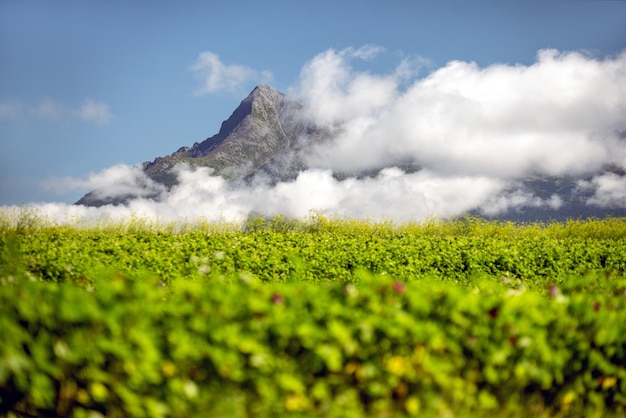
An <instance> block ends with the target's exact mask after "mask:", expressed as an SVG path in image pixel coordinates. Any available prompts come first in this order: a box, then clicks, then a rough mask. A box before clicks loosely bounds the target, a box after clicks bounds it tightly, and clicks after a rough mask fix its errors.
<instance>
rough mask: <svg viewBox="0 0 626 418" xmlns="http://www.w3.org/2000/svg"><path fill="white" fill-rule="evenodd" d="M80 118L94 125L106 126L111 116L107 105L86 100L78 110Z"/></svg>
mask: <svg viewBox="0 0 626 418" xmlns="http://www.w3.org/2000/svg"><path fill="white" fill-rule="evenodd" d="M78 113H79V115H80V118H81V119H82V120H84V121H87V122H92V123H95V124H96V125H106V124H108V123H109V122H110V121H111V118H112V114H111V110H110V109H109V105H108V104H106V103H103V102H96V101H95V100H91V99H87V100H86V101H85V102H84V103H83V105H82V106H81V107H80V109H79V110H78Z"/></svg>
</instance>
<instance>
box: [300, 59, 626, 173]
mask: <svg viewBox="0 0 626 418" xmlns="http://www.w3.org/2000/svg"><path fill="white" fill-rule="evenodd" d="M355 59H358V54H355V53H354V52H353V51H351V50H346V51H340V52H337V51H334V50H329V51H327V52H325V53H323V54H321V55H319V56H317V57H315V58H314V59H313V60H312V61H311V62H310V63H308V64H307V66H306V67H305V68H304V70H303V72H302V79H301V83H300V87H299V92H300V94H301V95H302V96H303V97H305V98H306V99H307V101H308V102H309V103H310V105H311V114H312V115H313V117H315V118H316V120H317V121H318V123H321V124H327V125H333V126H334V127H335V129H337V130H338V132H339V134H338V136H337V140H336V142H335V143H334V144H332V145H330V146H323V147H319V148H318V149H317V153H316V154H315V155H314V156H313V157H312V158H311V164H312V165H314V166H321V167H327V166H330V167H333V168H334V169H337V170H344V171H359V170H364V169H371V168H378V167H380V166H385V165H388V164H393V163H394V161H411V162H415V163H417V164H419V165H420V166H422V167H426V168H429V169H432V170H434V171H435V172H437V173H442V174H444V173H445V174H454V175H485V176H491V177H496V178H515V177H520V176H524V175H528V174H547V175H567V174H574V175H576V174H585V173H590V172H595V171H596V170H598V169H600V168H602V167H603V166H605V165H607V164H614V165H617V166H620V167H626V144H625V142H624V141H623V140H620V139H619V136H618V132H620V131H622V130H626V53H624V54H622V55H620V56H618V57H616V58H612V59H605V60H596V59H592V58H588V57H585V56H584V55H582V54H580V53H575V52H571V53H559V52H557V51H554V50H544V51H540V52H539V53H538V56H537V61H536V62H535V63H534V64H533V65H530V66H523V65H503V64H502V65H492V66H489V67H487V68H480V67H478V66H477V65H476V64H474V63H470V62H460V61H454V62H450V63H448V64H447V65H446V66H445V67H443V68H440V69H438V70H436V71H434V72H432V73H431V74H429V75H428V76H427V77H425V78H423V79H419V80H417V81H415V82H414V83H412V84H411V85H410V86H409V87H408V88H407V89H406V90H400V88H399V86H400V85H402V84H403V82H404V81H405V80H404V75H405V74H406V71H396V72H394V73H392V74H389V75H382V76H381V75H372V74H368V73H362V72H361V73H359V72H355V71H353V70H352V68H351V67H350V63H351V61H353V60H355Z"/></svg>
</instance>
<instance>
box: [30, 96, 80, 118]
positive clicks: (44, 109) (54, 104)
mask: <svg viewBox="0 0 626 418" xmlns="http://www.w3.org/2000/svg"><path fill="white" fill-rule="evenodd" d="M34 111H35V114H36V115H37V116H38V117H39V118H41V119H48V120H51V121H54V122H59V121H60V120H61V119H63V118H64V117H66V116H67V115H68V114H69V113H71V111H70V110H69V108H68V107H67V106H65V105H64V104H63V103H61V102H58V101H55V100H53V99H51V98H50V97H44V98H43V99H41V100H40V101H39V103H37V105H36V106H35V108H34Z"/></svg>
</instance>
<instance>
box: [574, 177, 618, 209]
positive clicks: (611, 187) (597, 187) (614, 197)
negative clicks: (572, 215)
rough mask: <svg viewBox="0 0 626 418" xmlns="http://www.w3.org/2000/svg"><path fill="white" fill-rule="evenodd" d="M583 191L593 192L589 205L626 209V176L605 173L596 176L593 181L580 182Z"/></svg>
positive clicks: (579, 185) (588, 201)
mask: <svg viewBox="0 0 626 418" xmlns="http://www.w3.org/2000/svg"><path fill="white" fill-rule="evenodd" d="M578 187H579V188H580V189H582V190H593V196H591V197H590V198H589V199H588V200H587V204H588V205H594V206H600V207H612V208H626V176H620V175H617V174H615V173H605V174H602V175H599V176H595V177H594V178H593V179H591V181H580V182H578Z"/></svg>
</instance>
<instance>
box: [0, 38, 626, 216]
mask: <svg viewBox="0 0 626 418" xmlns="http://www.w3.org/2000/svg"><path fill="white" fill-rule="evenodd" d="M379 51H380V49H379V48H376V47H364V48H361V49H346V50H342V51H335V50H328V51H326V52H324V53H322V54H320V55H318V56H316V57H314V58H313V59H312V60H311V61H310V62H309V63H307V64H306V65H305V66H304V67H303V69H302V73H301V77H300V80H299V82H298V84H297V85H296V86H295V87H294V88H293V89H292V91H291V92H292V93H295V94H297V95H299V96H300V97H301V98H302V99H303V100H304V101H305V103H307V109H308V112H309V114H310V116H311V117H312V118H313V119H314V120H315V121H316V122H317V124H319V125H322V126H325V127H328V128H329V129H330V130H331V131H332V132H335V140H334V141H333V142H332V143H326V144H323V145H318V146H316V147H315V148H314V149H313V150H311V152H310V153H309V154H308V155H309V157H308V161H307V163H308V166H309V168H308V169H306V170H304V171H302V172H301V173H300V175H299V176H298V177H297V178H296V179H295V180H294V181H291V182H282V183H278V184H273V185H272V184H269V183H267V184H266V183H261V182H257V183H255V184H253V185H233V184H230V183H228V182H227V181H226V180H224V179H222V178H220V177H215V176H211V175H210V174H211V171H210V170H209V169H206V168H204V169H196V170H192V169H190V168H188V167H186V166H179V167H178V168H177V175H178V178H179V184H178V185H177V186H175V187H174V188H172V189H171V190H169V191H168V190H165V189H164V188H163V187H161V186H160V185H158V184H155V183H154V182H153V181H152V180H150V179H148V178H147V177H146V176H145V175H144V174H143V171H142V170H141V168H139V167H128V166H124V165H119V166H115V167H112V168H110V169H107V170H104V171H103V172H101V173H98V174H93V175H90V176H88V177H87V178H86V179H62V180H60V181H56V182H51V183H49V184H48V186H51V185H54V184H63V185H64V187H65V188H69V189H84V190H85V191H88V190H96V194H97V195H98V196H101V197H123V196H125V195H129V194H135V195H136V196H138V198H136V199H134V200H132V201H131V202H130V203H129V204H128V206H127V207H113V206H108V207H103V208H99V209H95V208H84V207H68V206H64V205H56V204H47V205H39V206H36V207H35V210H37V211H39V213H40V214H43V216H44V217H47V218H48V219H49V220H50V221H57V220H58V221H60V222H74V223H81V222H87V223H89V222H96V221H100V220H104V219H113V220H120V219H126V218H127V217H131V216H132V217H135V218H137V217H139V218H146V219H149V220H155V221H161V222H170V221H178V222H180V221H194V220H196V219H203V220H207V221H236V222H241V221H243V220H245V219H246V218H247V217H248V216H249V215H250V214H253V213H260V214H264V215H267V216H271V215H277V214H283V215H286V216H294V217H304V216H307V215H309V214H310V213H311V212H312V211H315V212H318V213H320V212H321V213H323V214H326V215H330V216H345V217H351V218H370V219H391V220H394V221H409V220H416V221H420V220H424V219H427V218H431V217H438V218H447V217H454V216H459V215H461V214H463V213H466V212H468V211H478V212H479V213H483V214H486V215H498V214H502V213H505V212H507V211H510V210H515V209H519V208H523V207H527V208H548V209H552V210H559V208H561V207H562V205H563V200H562V198H561V197H560V196H558V195H556V194H548V195H546V194H543V195H542V197H540V196H537V195H534V194H533V193H532V192H531V191H530V190H527V189H526V188H524V186H523V184H524V182H523V179H524V178H526V177H527V176H533V177H534V178H538V177H543V176H574V178H579V180H578V182H577V189H576V190H578V191H580V192H581V193H582V194H584V195H585V196H587V197H588V200H587V204H588V205H590V206H601V207H612V208H624V209H625V210H626V178H625V177H624V176H623V175H620V174H616V173H620V172H622V173H623V172H624V170H626V139H625V138H624V137H625V136H626V135H625V134H624V132H626V53H623V54H621V55H619V56H617V57H609V58H604V59H596V58H593V57H588V56H585V55H583V54H581V53H577V52H568V53H560V52H557V51H554V50H544V51H540V52H539V53H538V55H537V60H536V62H535V63H534V64H532V65H528V66H526V65H517V64H516V65H509V64H498V65H492V66H489V67H485V68H481V67H479V66H478V65H476V64H475V63H471V62H461V61H454V62H450V63H448V64H447V65H445V66H444V67H442V68H439V69H435V70H433V71H431V72H430V73H429V74H427V75H426V76H424V77H422V78H418V77H417V75H419V73H420V71H423V70H424V67H425V66H426V67H428V65H425V61H424V60H421V59H407V60H405V61H402V62H401V63H400V64H399V65H398V66H397V68H396V69H395V70H393V71H392V72H390V73H388V74H373V73H370V72H367V71H360V70H356V69H355V67H356V66H357V65H356V64H359V66H362V65H363V64H364V63H365V64H367V60H371V59H375V57H376V54H377V53H378V52H379ZM205 58H206V57H205ZM209 58H211V57H209ZM209 61H210V60H209ZM226 69H227V68H226V67H224V68H222V70H223V71H226ZM239 73H240V71H239V72H236V73H235V76H238V74H239ZM220 77H222V76H220ZM223 77H226V76H225V75H223ZM233 77H234V76H233ZM236 78H237V77H235V79H236ZM226 79H229V78H228V77H226ZM226 84H228V83H226ZM208 90H210V89H208V88H207V91H208ZM406 163H411V164H414V165H418V166H419V167H421V170H420V171H417V172H411V173H406V172H404V171H402V170H400V169H399V168H396V167H394V166H396V165H397V166H401V165H402V164H406ZM384 167H387V168H385V169H383V170H382V171H380V172H379V174H378V175H377V176H375V177H365V178H361V177H356V176H353V177H348V178H347V179H345V180H341V181H340V180H337V179H336V178H334V177H333V174H332V173H333V172H342V173H344V174H345V173H358V172H362V171H364V170H378V169H381V168H384ZM607 167H611V168H612V169H613V172H612V173H611V172H602V170H603V169H605V168H607ZM150 196H157V199H156V200H153V199H149V198H148V197H150ZM19 210H20V208H4V211H5V212H6V211H19Z"/></svg>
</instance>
